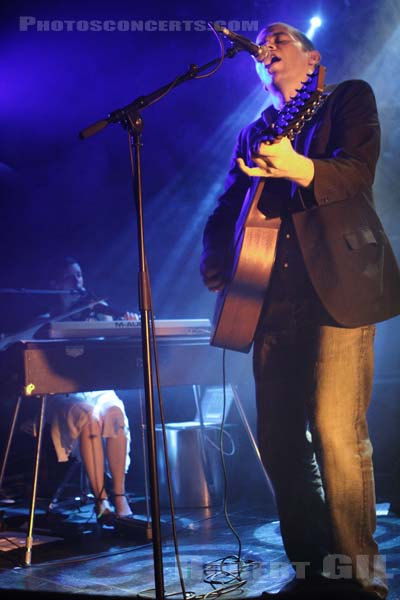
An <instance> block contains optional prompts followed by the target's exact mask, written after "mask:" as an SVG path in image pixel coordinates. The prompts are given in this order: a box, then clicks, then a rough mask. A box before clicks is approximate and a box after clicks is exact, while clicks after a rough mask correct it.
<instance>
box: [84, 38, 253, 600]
mask: <svg viewBox="0 0 400 600" xmlns="http://www.w3.org/2000/svg"><path fill="white" fill-rule="evenodd" d="M240 50H242V48H239V47H236V46H235V45H233V46H231V47H230V48H228V50H227V51H226V54H225V55H222V56H221V57H220V58H217V59H214V60H212V61H210V62H209V63H207V64H205V65H203V66H200V67H199V66H197V65H194V64H191V65H190V66H189V70H188V71H187V72H186V73H184V74H183V75H181V76H179V77H177V78H176V79H174V80H173V81H171V82H170V83H168V84H166V85H164V86H162V87H161V88H159V89H157V90H155V91H154V92H151V93H150V94H148V95H146V96H140V97H138V98H136V99H135V100H133V101H132V102H131V103H130V104H127V105H126V106H125V107H123V108H118V109H116V110H114V111H112V112H111V113H110V114H109V115H108V117H107V118H106V119H101V120H99V121H97V122H96V123H93V124H92V125H89V126H88V127H86V128H85V129H83V130H82V131H81V132H80V133H79V137H80V138H81V139H86V138H88V137H90V136H92V135H94V134H96V133H98V132H100V131H102V130H103V129H105V128H106V127H107V126H108V125H110V124H111V123H120V125H122V127H123V128H124V129H126V130H127V131H128V136H129V152H130V159H131V166H132V179H133V190H134V201H135V205H136V218H137V232H138V250H139V273H138V297H139V308H140V315H141V332H142V357H143V378H144V393H145V402H146V421H147V451H148V465H149V482H150V507H151V529H152V542H153V558H154V575H155V590H156V599H157V600H163V599H164V598H165V588H164V575H163V557H162V546H161V526H160V502H159V485H158V471H157V454H156V435H155V422H154V397H153V374H152V356H151V338H150V322H151V319H152V317H153V315H152V308H151V287H150V278H149V272H148V268H147V260H146V251H145V240H144V220H143V202H142V200H143V198H142V172H141V154H140V149H141V146H142V141H141V140H142V131H143V127H144V124H143V118H142V116H141V114H140V110H142V109H144V108H146V107H148V106H150V105H151V104H153V103H154V102H157V100H160V99H161V98H162V97H163V96H165V95H166V94H167V93H168V92H169V91H171V90H172V89H174V88H175V87H177V86H178V85H180V84H182V83H184V82H186V81H189V80H190V79H195V78H196V77H197V76H198V74H199V73H201V72H203V71H205V70H207V69H210V67H212V66H214V65H216V64H218V63H220V64H222V62H223V60H224V59H225V58H226V57H228V58H232V57H233V56H235V55H236V54H237V52H239V51H240ZM217 68H219V67H217ZM210 74H212V73H210ZM205 76H206V75H204V76H203V77H205Z"/></svg>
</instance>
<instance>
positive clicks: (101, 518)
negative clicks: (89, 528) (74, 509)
mask: <svg viewBox="0 0 400 600" xmlns="http://www.w3.org/2000/svg"><path fill="white" fill-rule="evenodd" d="M94 512H95V513H96V518H97V521H98V523H100V524H101V525H112V524H113V523H114V520H115V512H114V511H113V510H112V508H111V506H110V503H109V501H108V498H98V499H97V500H95V503H94Z"/></svg>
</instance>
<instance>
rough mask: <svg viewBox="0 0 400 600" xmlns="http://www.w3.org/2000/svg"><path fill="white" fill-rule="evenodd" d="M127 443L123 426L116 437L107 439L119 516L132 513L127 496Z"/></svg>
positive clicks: (108, 457)
mask: <svg viewBox="0 0 400 600" xmlns="http://www.w3.org/2000/svg"><path fill="white" fill-rule="evenodd" d="M126 445H127V441H126V435H125V431H124V429H123V428H121V429H120V430H119V431H118V434H117V435H116V437H109V438H107V440H106V449H107V459H108V464H109V467H110V471H111V476H112V480H113V492H114V497H115V500H114V502H115V509H116V511H117V515H118V516H119V517H125V516H127V515H131V514H132V511H131V509H130V506H129V504H128V500H127V498H126V496H125V458H126Z"/></svg>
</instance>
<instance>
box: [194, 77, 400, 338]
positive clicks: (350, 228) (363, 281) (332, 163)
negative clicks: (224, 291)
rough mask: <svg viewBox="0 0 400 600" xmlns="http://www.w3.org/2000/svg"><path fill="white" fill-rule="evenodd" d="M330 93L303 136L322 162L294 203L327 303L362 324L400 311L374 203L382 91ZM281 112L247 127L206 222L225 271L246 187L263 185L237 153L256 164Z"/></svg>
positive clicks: (334, 89)
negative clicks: (259, 146)
mask: <svg viewBox="0 0 400 600" xmlns="http://www.w3.org/2000/svg"><path fill="white" fill-rule="evenodd" d="M327 93H329V95H328V97H327V99H326V101H325V103H324V105H323V106H322V108H320V110H319V111H318V113H317V114H316V115H315V116H314V118H313V119H312V121H310V123H309V124H307V125H306V127H305V128H304V129H303V131H302V133H301V134H300V135H299V136H298V139H297V140H296V141H295V147H296V149H297V151H298V152H300V153H301V154H304V155H305V156H309V157H310V158H311V159H312V160H313V162H314V166H315V177H314V181H313V184H312V186H311V187H310V188H307V189H304V188H300V187H297V186H294V185H293V186H292V197H291V198H289V199H288V200H289V201H288V202H287V206H289V207H290V212H291V216H292V218H293V222H294V226H295V229H296V233H297V238H298V242H299V246H300V249H301V253H302V256H303V259H304V263H305V266H306V269H307V272H308V275H309V277H310V280H311V282H312V284H313V287H314V289H315V291H316V292H317V294H318V296H319V298H320V300H321V302H322V304H323V305H324V307H325V308H326V310H327V311H328V313H329V314H330V315H331V316H332V317H333V318H334V320H335V321H336V322H337V323H339V324H340V325H343V326H346V327H358V326H361V325H365V324H369V323H376V322H378V321H383V320H386V319H388V318H390V317H393V316H395V315H396V314H399V313H400V272H399V268H398V265H397V263H396V260H395V257H394V254H393V251H392V248H391V246H390V244H389V241H388V239H387V236H386V234H385V232H384V230H383V226H382V224H381V222H380V220H379V218H378V216H377V213H376V210H375V207H374V202H373V195H372V184H373V180H374V174H375V167H376V163H377V160H378V156H379V145H380V129H379V121H378V115H377V109H376V102H375V98H374V94H373V92H372V90H371V87H370V86H369V85H368V83H366V82H365V81H361V80H353V81H345V82H343V83H341V84H338V85H336V86H331V87H329V86H328V88H327ZM274 112H275V116H276V111H274V109H271V108H269V109H267V110H266V111H264V113H263V114H262V116H261V117H260V119H258V120H257V121H255V122H254V123H251V124H250V125H249V126H247V127H245V128H244V129H243V130H242V131H241V132H240V134H239V137H238V140H237V144H236V147H235V151H234V154H233V158H232V164H231V169H230V172H229V175H228V178H227V181H226V187H225V193H224V194H223V195H222V196H221V197H220V198H219V201H218V206H217V208H216V210H215V211H214V213H213V214H212V215H211V216H210V218H209V219H208V222H207V224H206V228H205V231H204V238H203V241H204V252H203V261H205V262H207V260H208V259H209V258H211V260H212V261H213V263H214V264H215V263H216V262H218V261H219V264H220V265H221V269H222V268H223V264H224V261H225V260H226V258H227V257H226V254H227V251H228V252H229V249H230V248H232V240H233V235H234V227H235V223H236V220H237V218H238V216H239V213H240V209H241V207H242V203H243V199H244V197H245V194H246V191H247V189H248V187H249V186H254V185H255V184H256V181H254V178H250V177H248V176H247V175H245V174H244V173H243V172H242V171H240V169H239V168H238V167H237V164H236V158H237V157H239V156H240V157H242V158H243V159H244V160H245V161H246V163H247V164H251V153H252V147H254V144H255V143H257V137H259V136H260V134H261V132H262V131H263V130H265V128H266V126H268V125H269V123H270V122H271V119H273V117H274ZM275 181H276V180H275ZM267 186H268V181H267V184H266V188H267Z"/></svg>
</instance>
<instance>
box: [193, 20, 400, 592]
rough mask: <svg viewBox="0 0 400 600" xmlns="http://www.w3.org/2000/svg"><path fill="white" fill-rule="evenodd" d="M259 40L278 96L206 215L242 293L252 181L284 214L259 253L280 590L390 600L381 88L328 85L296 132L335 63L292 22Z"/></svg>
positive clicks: (208, 233) (271, 215) (212, 279)
mask: <svg viewBox="0 0 400 600" xmlns="http://www.w3.org/2000/svg"><path fill="white" fill-rule="evenodd" d="M256 45H260V46H262V47H264V48H265V49H266V52H265V55H264V58H263V60H262V61H257V60H256V70H257V73H258V76H259V78H260V80H261V84H262V85H263V87H264V88H265V90H266V91H267V92H268V93H269V97H270V101H271V102H270V106H268V107H267V108H266V110H264V111H263V112H262V114H261V116H260V118H259V119H257V120H256V121H255V122H253V123H251V124H250V125H248V126H247V127H245V128H244V129H243V130H242V131H241V132H240V133H239V136H238V138H237V142H236V146H235V149H234V153H233V158H232V163H231V168H230V171H229V174H228V177H227V180H226V188H225V192H224V194H223V195H222V196H221V197H220V198H219V199H218V202H217V206H216V208H215V210H214V212H213V213H212V214H211V215H210V217H209V219H208V221H207V224H206V227H205V231H204V237H203V253H202V259H201V273H202V277H203V280H204V283H205V285H206V286H207V287H208V288H209V289H210V290H212V291H216V292H219V293H220V294H223V293H225V292H226V291H228V293H229V286H230V285H232V280H233V277H234V276H235V274H234V273H233V272H232V264H233V259H234V256H233V250H232V249H233V248H234V243H235V226H236V224H237V221H238V218H239V215H240V212H241V210H242V207H243V203H244V199H245V197H246V194H250V196H249V195H248V196H247V201H248V200H249V198H250V201H251V198H253V202H256V203H257V204H256V207H257V211H258V213H259V215H260V222H262V221H264V222H265V218H267V219H275V220H276V222H277V237H276V240H277V241H276V246H275V247H274V248H272V249H271V248H268V247H266V246H265V245H264V246H262V244H261V243H260V244H259V245H258V248H257V249H255V250H253V251H254V252H255V253H257V261H255V260H254V261H252V264H257V265H258V266H259V268H260V269H262V268H263V260H264V254H263V253H262V252H261V251H260V250H259V248H260V247H264V248H265V258H266V257H267V255H272V256H274V255H275V259H274V261H273V266H272V273H271V277H270V279H269V282H267V284H266V288H265V290H263V292H262V294H261V302H260V314H259V318H258V325H257V327H256V332H255V337H254V350H253V361H254V363H253V364H254V376H255V384H256V403H257V430H258V443H259V447H260V452H261V455H262V458H263V462H264V465H265V468H266V469H267V472H268V474H269V476H270V479H271V482H272V484H273V487H274V490H275V498H276V503H277V508H278V512H279V517H280V525H281V533H282V538H283V542H284V546H285V550H286V553H287V555H288V558H289V560H290V561H291V563H292V565H293V567H294V569H295V572H296V575H295V577H294V579H293V580H292V581H291V582H290V583H289V584H288V585H287V586H285V588H284V589H283V590H282V591H281V592H280V593H279V594H278V595H277V596H278V597H282V598H291V597H292V596H293V597H296V598H297V597H298V596H299V595H302V594H304V597H307V598H309V597H312V598H314V597H315V598H317V597H318V598H323V597H329V598H331V597H338V598H339V597H340V598H341V597H346V598H347V597H353V594H354V597H356V598H364V597H365V598H376V599H382V598H385V597H386V595H387V592H388V588H387V581H386V576H385V568H384V560H383V558H382V557H381V556H380V554H379V550H378V547H377V544H376V542H375V540H374V531H375V496H374V481H373V468H372V448H371V442H370V439H369V434H368V427H367V420H366V412H367V408H368V405H369V402H370V397H371V388H372V378H373V342H374V334H375V325H374V324H375V323H376V322H379V321H383V320H386V319H389V318H391V317H393V316H395V315H397V314H399V312H400V273H399V269H398V266H397V264H396V262H395V258H394V255H393V252H392V249H391V247H390V244H389V241H388V239H387V237H386V235H385V233H384V231H383V227H382V224H381V223H380V221H379V218H378V216H377V213H376V210H375V208H374V201H373V195H372V184H373V181H374V173H375V167H376V163H377V160H378V155H379V142H380V127H379V121H378V114H377V108H376V103H375V98H374V94H373V91H372V89H371V87H370V86H369V84H368V83H366V82H365V81H362V80H354V81H343V82H341V83H339V84H335V85H328V86H325V89H324V91H323V95H322V103H321V105H320V106H319V108H317V110H316V111H315V113H314V115H313V117H312V119H311V120H310V121H309V122H307V123H306V124H305V125H304V127H303V129H302V130H301V131H300V132H299V133H297V134H295V135H294V136H293V140H292V141H291V140H290V139H289V138H288V137H282V138H280V137H279V136H278V137H276V134H275V130H274V127H273V124H275V123H277V122H278V121H279V120H280V117H281V116H282V115H283V114H285V115H286V116H287V111H288V108H289V103H290V101H291V99H292V98H293V97H296V94H297V90H299V88H300V87H301V84H302V82H304V81H306V80H307V77H308V75H309V74H312V73H315V74H317V73H320V72H321V70H320V69H321V68H320V60H321V57H320V53H319V51H318V50H317V49H316V48H315V47H314V45H313V43H312V42H311V40H309V39H308V38H307V37H306V36H305V35H304V34H303V33H302V32H301V31H299V30H298V29H296V28H294V27H292V26H290V25H288V24H285V23H274V24H272V25H269V26H267V27H265V28H264V29H262V31H260V33H259V35H258V37H257V41H256ZM297 99H298V96H297ZM299 106H300V109H301V105H299ZM256 189H257V190H262V191H261V195H260V196H259V197H258V196H254V194H255V190H256ZM254 198H256V199H255V200H254ZM250 203H251V202H250ZM242 217H243V215H242V216H241V218H242ZM261 217H263V218H261ZM260 231H261V230H260ZM260 235H261V234H260ZM235 250H236V252H237V255H236V258H237V257H238V256H239V252H240V248H236V249H235ZM240 258H241V257H240V256H239V260H240ZM244 288H245V286H243V288H242V289H244ZM250 289H251V287H250ZM251 300H252V301H254V300H255V299H254V298H251ZM242 301H243V302H246V298H244V299H242ZM249 305H250V302H249ZM296 565H297V570H296ZM342 594H345V596H342ZM346 594H350V596H349V595H346ZM263 596H264V597H265V598H267V597H275V595H274V594H269V593H268V592H265V593H264V595H263Z"/></svg>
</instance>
